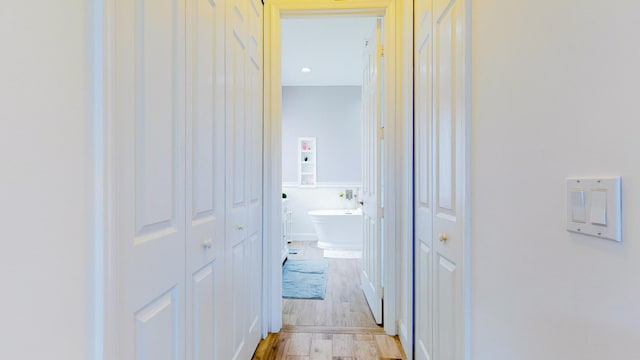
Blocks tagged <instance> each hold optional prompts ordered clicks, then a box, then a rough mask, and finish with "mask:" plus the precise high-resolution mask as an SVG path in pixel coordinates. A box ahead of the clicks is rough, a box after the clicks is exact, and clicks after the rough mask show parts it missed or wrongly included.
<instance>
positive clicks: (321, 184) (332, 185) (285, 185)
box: [282, 182, 362, 190]
mask: <svg viewBox="0 0 640 360" xmlns="http://www.w3.org/2000/svg"><path fill="white" fill-rule="evenodd" d="M343 187H344V188H360V187H362V183H341V182H319V183H318V184H317V185H316V186H314V187H313V188H310V189H312V190H313V189H318V188H343ZM282 188H283V189H284V188H300V189H309V187H308V186H300V185H298V183H296V182H284V183H282Z"/></svg>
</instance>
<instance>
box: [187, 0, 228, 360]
mask: <svg viewBox="0 0 640 360" xmlns="http://www.w3.org/2000/svg"><path fill="white" fill-rule="evenodd" d="M224 6H225V1H224V0H188V1H187V63H186V68H187V74H188V76H187V78H186V84H187V87H186V98H187V107H186V114H187V124H186V128H187V134H186V139H187V146H186V151H187V163H186V173H187V179H186V189H187V190H186V197H187V200H186V209H185V210H186V219H187V222H186V224H187V229H186V233H187V241H186V251H187V264H186V271H187V274H188V275H187V276H188V279H189V281H188V282H187V339H188V340H189V341H188V343H187V359H215V358H217V359H224V353H223V352H222V348H223V347H222V346H215V345H216V344H218V341H219V337H220V336H222V335H221V331H220V329H221V327H222V326H224V323H223V321H222V319H221V314H220V310H219V309H220V307H221V306H223V304H224V301H223V300H224V298H223V296H224V294H225V292H224V291H221V289H222V288H223V284H222V283H221V278H220V276H217V272H216V270H218V271H219V269H220V267H221V266H222V265H223V264H224V262H223V261H222V258H223V256H224V235H225V234H224V230H225V198H224V190H225V188H224V187H225V184H224V181H225V177H224V171H225V155H224V153H225V145H224V142H225V101H224V98H225V92H224V91H225V87H224V86H225V85H224V83H225V63H224V61H225V58H224V52H225V37H224V30H225V29H224V25H225V12H224V10H225V8H224Z"/></svg>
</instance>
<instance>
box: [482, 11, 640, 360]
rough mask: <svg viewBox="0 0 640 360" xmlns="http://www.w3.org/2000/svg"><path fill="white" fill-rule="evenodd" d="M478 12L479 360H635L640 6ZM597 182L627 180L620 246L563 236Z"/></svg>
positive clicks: (639, 269)
mask: <svg viewBox="0 0 640 360" xmlns="http://www.w3.org/2000/svg"><path fill="white" fill-rule="evenodd" d="M472 5H473V6H472V9H473V10H472V36H473V40H472V41H473V45H472V48H473V49H472V53H473V55H472V71H473V75H472V76H473V78H472V104H473V108H472V149H471V153H472V167H473V168H472V215H473V219H472V239H471V241H472V254H471V260H472V309H471V311H472V358H473V359H474V360H484V359H486V360H503V359H504V360H512V359H518V360H529V359H531V360H533V359H536V360H539V359H562V360H573V359H576V360H577V359H580V360H591V359H593V360H596V359H620V360H623V359H637V358H638V356H639V355H638V354H640V341H638V340H639V339H640V280H639V278H640V277H639V276H640V221H638V218H640V204H639V202H638V199H639V198H640V190H639V186H640V166H639V165H638V164H639V162H638V154H640V140H639V138H638V134H639V133H640V110H639V107H638V101H639V100H638V97H639V94H640V91H639V88H638V86H639V84H640V66H639V64H640V46H639V45H638V44H639V43H638V34H640V21H638V14H640V2H638V1H624V0H616V1H595V0H562V1H557V0H556V1H551V0H545V1H539V0H518V1H513V0H487V1H473V4H472ZM590 175H594V176H602V175H621V176H622V179H623V214H624V216H623V221H624V223H623V237H624V242H622V243H615V242H612V241H607V240H600V239H596V238H590V237H585V236H580V235H574V234H570V233H568V232H567V231H565V184H564V178H565V177H567V176H590Z"/></svg>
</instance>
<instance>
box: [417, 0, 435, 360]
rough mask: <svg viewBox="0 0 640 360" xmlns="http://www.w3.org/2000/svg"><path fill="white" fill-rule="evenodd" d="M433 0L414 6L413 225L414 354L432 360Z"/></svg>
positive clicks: (426, 0)
mask: <svg viewBox="0 0 640 360" xmlns="http://www.w3.org/2000/svg"><path fill="white" fill-rule="evenodd" d="M432 8H433V0H424V1H416V2H415V8H414V9H415V10H414V11H415V30H416V32H415V39H414V40H415V46H414V57H415V59H414V64H415V82H414V96H415V103H414V119H415V120H414V147H415V149H414V177H415V180H414V184H415V188H414V196H415V198H414V201H415V204H414V214H415V215H414V216H415V219H414V224H415V249H414V254H415V261H414V263H415V276H414V281H415V288H414V293H415V294H414V298H415V307H414V316H415V322H414V326H415V349H414V351H415V353H414V356H415V358H416V360H431V359H433V285H432V284H433V265H432V263H433V201H432V196H431V193H432V191H431V190H432V177H433V168H432V154H433V152H432V144H433V141H432V127H433V116H432V115H433V113H432V111H433V107H432V106H433V105H432V104H433V91H432V90H433V77H432V74H433V62H432V54H433V53H432V52H433V36H432V31H433V11H432Z"/></svg>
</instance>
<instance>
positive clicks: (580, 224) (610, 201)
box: [566, 176, 622, 241]
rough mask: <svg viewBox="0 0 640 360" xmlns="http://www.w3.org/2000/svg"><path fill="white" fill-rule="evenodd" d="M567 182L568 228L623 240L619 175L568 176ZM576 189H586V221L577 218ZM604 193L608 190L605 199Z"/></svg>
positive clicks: (596, 235)
mask: <svg viewBox="0 0 640 360" xmlns="http://www.w3.org/2000/svg"><path fill="white" fill-rule="evenodd" d="M566 182H567V215H566V216H567V230H568V231H571V232H574V233H578V234H583V235H590V236H595V237H599V238H603V239H608V240H614V241H622V214H621V212H622V207H621V179H620V177H619V176H618V177H602V178H567V179H566ZM577 191H584V208H585V214H584V215H585V218H586V221H575V218H576V195H575V193H576V192H577ZM572 194H573V195H572ZM594 194H595V199H594ZM603 194H605V197H604V199H603V196H602V195H603ZM579 218H581V216H579Z"/></svg>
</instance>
